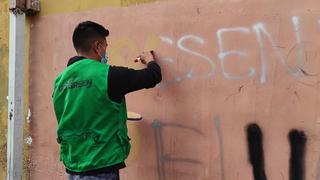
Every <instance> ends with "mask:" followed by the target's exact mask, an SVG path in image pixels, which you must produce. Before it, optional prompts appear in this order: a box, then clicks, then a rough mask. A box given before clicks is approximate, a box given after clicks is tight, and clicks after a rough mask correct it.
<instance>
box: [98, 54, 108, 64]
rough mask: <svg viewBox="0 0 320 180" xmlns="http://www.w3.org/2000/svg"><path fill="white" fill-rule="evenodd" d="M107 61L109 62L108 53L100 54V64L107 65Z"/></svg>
mask: <svg viewBox="0 0 320 180" xmlns="http://www.w3.org/2000/svg"><path fill="white" fill-rule="evenodd" d="M108 61H109V56H108V53H107V52H104V54H102V56H101V60H100V62H101V63H103V64H107V63H108Z"/></svg>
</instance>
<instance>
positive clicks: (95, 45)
mask: <svg viewBox="0 0 320 180" xmlns="http://www.w3.org/2000/svg"><path fill="white" fill-rule="evenodd" d="M91 46H92V49H93V51H94V52H96V53H99V41H97V40H96V41H93V43H92V44H91Z"/></svg>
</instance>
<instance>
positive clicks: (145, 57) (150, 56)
mask: <svg viewBox="0 0 320 180" xmlns="http://www.w3.org/2000/svg"><path fill="white" fill-rule="evenodd" d="M153 60H155V56H154V52H153V51H148V52H142V54H140V55H139V56H138V57H137V58H136V59H135V60H134V62H135V63H137V62H139V61H140V62H141V63H142V64H148V63H149V62H150V61H153Z"/></svg>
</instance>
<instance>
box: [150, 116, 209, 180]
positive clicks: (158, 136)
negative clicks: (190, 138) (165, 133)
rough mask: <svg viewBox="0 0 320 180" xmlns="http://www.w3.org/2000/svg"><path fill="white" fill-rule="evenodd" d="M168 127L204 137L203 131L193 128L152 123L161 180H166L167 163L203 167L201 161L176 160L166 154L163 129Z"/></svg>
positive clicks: (156, 121) (189, 159) (155, 121)
mask: <svg viewBox="0 0 320 180" xmlns="http://www.w3.org/2000/svg"><path fill="white" fill-rule="evenodd" d="M167 127H172V128H180V129H186V130H189V131H193V132H194V133H196V134H199V135H202V136H204V135H203V133H202V132H201V131H199V130H198V129H195V128H192V127H188V126H184V125H181V124H175V123H161V122H160V121H158V120H154V121H153V123H152V128H154V130H155V131H154V134H155V140H156V153H157V168H158V179H159V180H166V171H165V167H164V165H165V162H180V163H191V164H195V165H203V163H202V162H201V161H198V160H195V159H191V158H174V157H171V156H170V154H168V153H165V152H164V148H163V138H162V129H163V128H167Z"/></svg>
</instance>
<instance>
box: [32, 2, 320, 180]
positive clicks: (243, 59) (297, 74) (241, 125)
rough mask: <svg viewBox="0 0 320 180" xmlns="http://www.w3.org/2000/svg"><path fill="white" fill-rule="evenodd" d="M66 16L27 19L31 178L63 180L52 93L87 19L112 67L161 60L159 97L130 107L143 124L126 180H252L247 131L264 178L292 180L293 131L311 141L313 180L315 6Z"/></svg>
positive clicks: (318, 27) (134, 125) (210, 6)
mask: <svg viewBox="0 0 320 180" xmlns="http://www.w3.org/2000/svg"><path fill="white" fill-rule="evenodd" d="M112 2H115V3H116V1H112ZM62 4H63V3H62ZM78 5H79V4H78ZM92 6H93V5H92ZM115 6H116V5H115ZM60 7H65V6H63V5H61V6H60ZM46 8H48V10H47V11H48V12H49V9H50V8H49V7H46ZM44 9H45V8H44ZM71 12H72V13H71ZM71 12H70V11H63V13H60V11H57V12H55V13H53V10H52V12H50V13H48V14H46V11H45V12H42V13H43V16H40V17H35V18H33V19H31V35H30V36H31V41H30V44H31V47H30V64H29V65H30V66H29V67H30V68H29V73H30V78H29V92H30V101H29V102H30V106H31V109H32V117H33V118H32V121H31V133H32V137H33V144H32V146H31V161H32V165H33V166H32V168H31V169H30V170H31V174H30V177H31V179H35V180H37V179H39V180H40V179H64V178H65V173H64V169H63V166H62V165H61V163H60V162H59V161H58V159H59V154H58V153H59V151H58V144H57V143H56V140H55V138H56V134H55V128H56V126H57V125H56V120H55V117H54V113H53V107H52V101H51V95H52V86H53V80H54V78H55V76H56V75H58V73H59V72H61V71H62V70H63V68H64V67H65V66H66V63H67V60H68V58H69V57H70V56H73V55H75V52H74V50H73V48H72V43H71V35H72V31H73V29H74V27H75V26H76V25H77V23H79V22H80V21H83V20H88V19H90V20H93V21H97V22H99V23H101V24H103V25H105V26H107V27H108V28H109V29H110V31H111V34H110V37H109V38H108V41H109V47H110V48H109V54H110V58H111V64H116V65H125V66H130V67H134V68H140V66H137V65H134V63H133V62H132V59H133V58H134V57H135V56H136V55H137V54H138V53H139V52H141V51H142V50H145V49H154V50H155V51H156V52H157V54H158V55H159V57H160V58H161V61H160V64H161V66H162V69H163V76H164V77H163V82H162V83H161V84H160V86H158V87H157V88H156V89H152V90H143V91H140V92H136V93H134V94H131V95H129V96H128V109H129V110H131V111H135V112H138V113H141V114H142V115H143V117H144V119H143V121H141V122H128V124H129V129H130V136H131V138H132V152H131V155H130V158H129V159H128V161H127V165H128V167H127V168H126V169H124V170H122V171H121V176H122V179H124V180H126V179H130V180H132V179H139V180H157V179H158V180H165V179H166V180H180V179H181V180H182V179H183V180H187V179H190V180H194V179H199V180H200V179H201V180H206V179H208V180H209V179H220V180H234V179H253V175H252V167H251V166H250V164H249V162H248V149H247V142H246V134H245V127H246V126H247V125H248V124H249V123H251V122H256V123H258V124H259V126H260V127H261V129H262V133H263V135H264V139H263V140H264V142H263V145H264V151H265V171H266V175H267V177H268V179H271V180H273V179H277V180H278V179H288V169H289V165H288V164H289V155H290V149H289V142H288V139H287V136H288V133H289V131H290V130H291V129H293V128H297V129H299V130H302V131H304V132H305V134H306V136H307V137H308V141H307V147H306V153H307V154H306V159H305V163H306V180H313V179H319V178H320V176H319V174H320V173H319V172H320V171H319V168H318V167H320V166H319V165H318V164H319V162H318V159H319V148H320V144H319V136H318V133H319V128H320V126H319V125H320V114H319V113H320V111H319V110H318V106H319V102H320V96H319V72H320V71H319V65H320V64H319V61H318V59H319V55H320V50H319V49H320V48H319V47H320V41H319V39H320V38H319V37H320V32H319V31H320V21H319V17H320V9H319V1H316V0H307V1H300V0H291V1H277V0H262V1H259V2H257V1H254V0H225V1H222V0H215V1H209V0H189V1H184V0H171V1H161V2H152V3H147V4H139V5H133V6H128V7H106V8H100V9H98V10H97V9H95V10H88V11H85V12H77V10H74V11H73V10H72V11H71Z"/></svg>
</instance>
